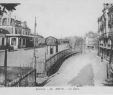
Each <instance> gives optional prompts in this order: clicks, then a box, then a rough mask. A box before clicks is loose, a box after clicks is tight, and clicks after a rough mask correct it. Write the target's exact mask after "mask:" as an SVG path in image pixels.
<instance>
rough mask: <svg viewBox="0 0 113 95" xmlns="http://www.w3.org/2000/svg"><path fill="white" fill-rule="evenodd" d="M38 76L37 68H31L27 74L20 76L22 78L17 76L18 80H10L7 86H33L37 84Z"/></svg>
mask: <svg viewBox="0 0 113 95" xmlns="http://www.w3.org/2000/svg"><path fill="white" fill-rule="evenodd" d="M35 76H36V70H34V69H33V70H31V71H29V72H28V73H27V74H25V75H23V76H20V78H17V79H16V80H13V81H12V82H9V83H8V84H7V86H9V87H12V86H15V87H18V86H19V87H22V86H23V87H33V86H35V85H36V81H35Z"/></svg>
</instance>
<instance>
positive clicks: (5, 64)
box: [4, 35, 7, 86]
mask: <svg viewBox="0 0 113 95" xmlns="http://www.w3.org/2000/svg"><path fill="white" fill-rule="evenodd" d="M5 39H6V46H5V56H4V76H5V83H4V86H7V37H6V35H5Z"/></svg>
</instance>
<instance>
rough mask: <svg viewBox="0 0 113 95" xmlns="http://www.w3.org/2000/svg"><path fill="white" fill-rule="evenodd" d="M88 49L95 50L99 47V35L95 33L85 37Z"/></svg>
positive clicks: (89, 33)
mask: <svg viewBox="0 0 113 95" xmlns="http://www.w3.org/2000/svg"><path fill="white" fill-rule="evenodd" d="M85 44H86V48H91V49H94V48H96V46H97V34H96V33H94V32H88V33H87V34H86V35H85Z"/></svg>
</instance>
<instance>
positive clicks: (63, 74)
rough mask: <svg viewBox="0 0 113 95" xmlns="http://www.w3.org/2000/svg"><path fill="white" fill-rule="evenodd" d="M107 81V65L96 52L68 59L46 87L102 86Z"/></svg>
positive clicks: (88, 52) (87, 52)
mask: <svg viewBox="0 0 113 95" xmlns="http://www.w3.org/2000/svg"><path fill="white" fill-rule="evenodd" d="M105 79H106V63H105V62H101V60H100V58H99V57H98V56H97V53H96V51H86V52H85V53H83V54H80V55H75V56H72V57H71V58H69V59H67V60H66V61H65V62H64V63H63V65H62V66H61V68H60V69H59V71H58V72H57V73H56V74H55V75H54V76H52V77H51V78H50V79H49V80H48V82H47V84H46V86H102V85H103V83H104V81H105Z"/></svg>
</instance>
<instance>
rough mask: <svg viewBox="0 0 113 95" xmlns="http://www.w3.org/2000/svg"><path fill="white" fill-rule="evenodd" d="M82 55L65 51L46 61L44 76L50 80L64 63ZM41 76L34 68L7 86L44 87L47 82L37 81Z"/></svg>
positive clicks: (75, 51)
mask: <svg viewBox="0 0 113 95" xmlns="http://www.w3.org/2000/svg"><path fill="white" fill-rule="evenodd" d="M77 53H80V51H78V50H75V49H65V50H62V51H60V52H58V53H56V54H55V55H53V56H52V57H50V58H49V59H47V60H46V61H45V72H44V73H43V74H45V75H46V77H47V78H49V77H50V76H51V75H53V74H55V73H56V72H57V71H58V70H59V68H60V66H61V65H62V64H63V61H64V60H66V59H67V58H68V57H70V56H72V55H74V54H77ZM40 75H41V74H38V73H36V70H35V69H34V68H30V71H29V72H28V73H27V74H25V75H22V76H20V77H19V78H18V79H16V80H13V81H11V82H9V83H7V85H6V86H9V87H12V86H14V87H15V86H19V87H21V86H24V87H25V86H26V87H29V86H30V87H33V86H43V85H44V84H45V83H46V80H45V81H43V82H42V83H39V82H38V81H36V79H37V78H39V77H40Z"/></svg>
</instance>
